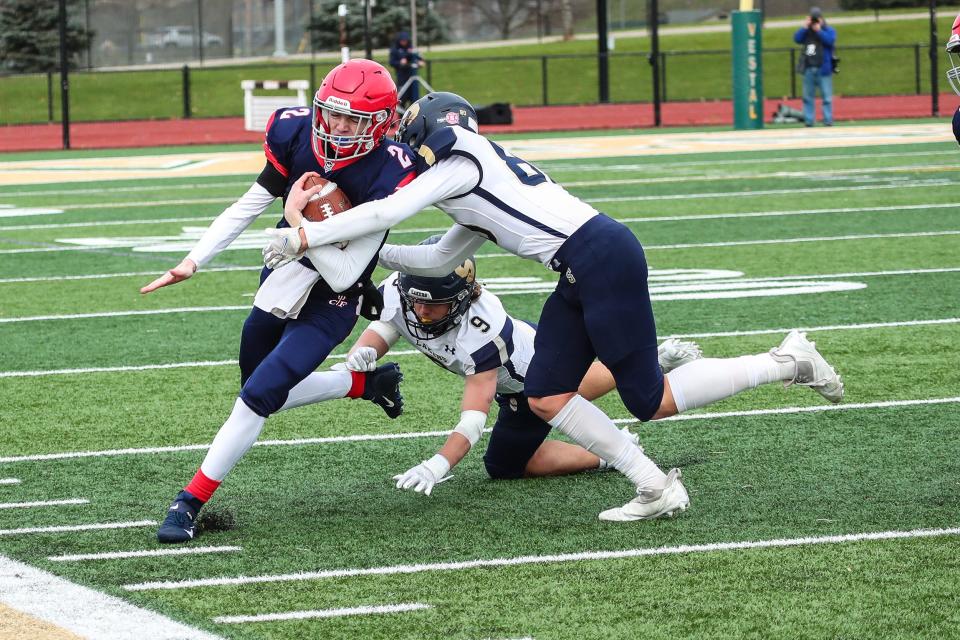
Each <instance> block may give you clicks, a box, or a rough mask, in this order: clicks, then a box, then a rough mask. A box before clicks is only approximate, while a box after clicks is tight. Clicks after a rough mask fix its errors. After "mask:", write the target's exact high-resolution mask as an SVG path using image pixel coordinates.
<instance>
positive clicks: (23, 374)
mask: <svg viewBox="0 0 960 640" xmlns="http://www.w3.org/2000/svg"><path fill="white" fill-rule="evenodd" d="M235 364H237V361H236V360H201V361H199V362H172V363H169V364H144V365H129V366H119V367H84V368H80V369H47V370H43V371H0V378H33V377H37V376H63V375H79V374H87V373H118V372H122V371H153V370H155V369H182V368H191V367H223V366H227V365H235Z"/></svg>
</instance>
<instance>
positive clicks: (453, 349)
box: [443, 344, 457, 356]
mask: <svg viewBox="0 0 960 640" xmlns="http://www.w3.org/2000/svg"><path fill="white" fill-rule="evenodd" d="M443 350H444V351H446V352H447V353H449V354H450V355H454V356H455V355H457V348H456V347H451V346H450V345H448V344H445V345H443Z"/></svg>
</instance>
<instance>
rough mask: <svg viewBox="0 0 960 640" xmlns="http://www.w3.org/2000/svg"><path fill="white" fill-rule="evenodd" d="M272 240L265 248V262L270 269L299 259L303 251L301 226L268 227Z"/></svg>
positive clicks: (268, 233)
mask: <svg viewBox="0 0 960 640" xmlns="http://www.w3.org/2000/svg"><path fill="white" fill-rule="evenodd" d="M267 235H268V236H270V242H269V243H268V244H267V246H265V247H264V248H263V264H265V265H266V266H267V267H268V268H270V269H276V268H278V267H282V266H283V265H285V264H287V263H288V262H293V261H294V260H296V259H298V258H299V257H300V255H301V253H302V251H301V250H300V249H301V245H302V244H303V243H302V242H300V228H299V227H297V228H296V229H294V228H292V227H283V228H281V229H267Z"/></svg>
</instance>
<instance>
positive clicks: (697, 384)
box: [667, 353, 797, 413]
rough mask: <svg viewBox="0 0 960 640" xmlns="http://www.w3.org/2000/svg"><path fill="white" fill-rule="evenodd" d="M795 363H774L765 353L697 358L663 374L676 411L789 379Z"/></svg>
mask: <svg viewBox="0 0 960 640" xmlns="http://www.w3.org/2000/svg"><path fill="white" fill-rule="evenodd" d="M796 373H797V365H796V363H795V362H793V361H790V362H777V361H776V360H774V359H773V356H771V355H770V354H769V353H761V354H759V355H755V356H740V357H739V358H701V359H699V360H694V361H693V362H688V363H687V364H685V365H683V366H681V367H677V368H676V369H674V370H673V371H671V372H670V373H668V374H667V380H669V381H670V390H671V391H672V392H673V400H674V402H676V404H677V412H678V413H683V412H684V411H689V410H690V409H696V408H698V407H704V406H706V405H708V404H712V403H714V402H716V401H717V400H723V399H724V398H729V397H730V396H732V395H736V394H738V393H740V392H741V391H745V390H747V389H753V388H755V387H759V386H760V385H762V384H767V383H770V382H777V381H780V380H793V377H794V376H795V375H796Z"/></svg>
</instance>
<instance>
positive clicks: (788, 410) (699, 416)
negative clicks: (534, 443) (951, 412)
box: [614, 396, 960, 424]
mask: <svg viewBox="0 0 960 640" xmlns="http://www.w3.org/2000/svg"><path fill="white" fill-rule="evenodd" d="M957 403H960V396H957V397H953V398H928V399H924V400H886V401H883V402H850V403H845V404H818V405H813V406H809V407H782V408H779V409H747V410H744V411H717V412H715V413H710V412H706V413H685V414H681V415H676V416H672V417H670V418H664V419H663V420H662V421H660V420H658V422H665V421H682V420H717V419H720V418H742V417H750V416H783V415H790V414H796V413H822V412H824V411H853V410H856V409H890V408H893V407H917V406H924V405H935V404H957ZM614 422H616V423H617V424H629V423H632V422H640V421H639V420H637V419H636V418H617V419H615V420H614Z"/></svg>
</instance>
